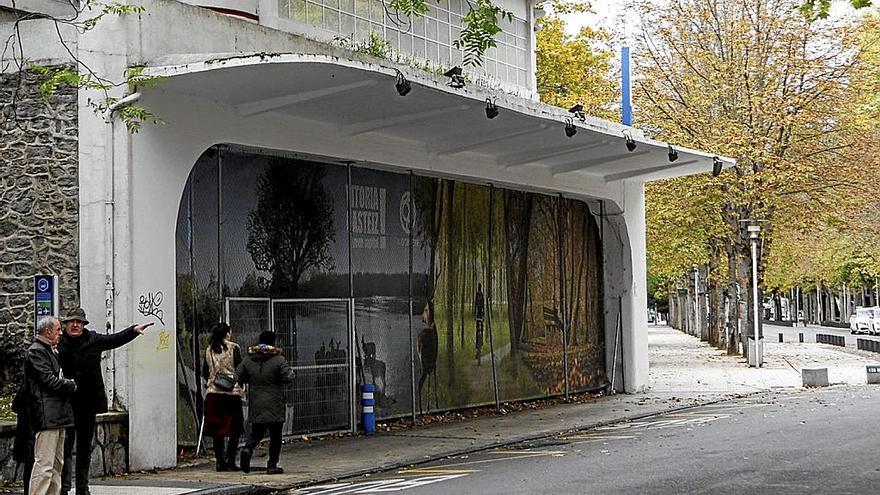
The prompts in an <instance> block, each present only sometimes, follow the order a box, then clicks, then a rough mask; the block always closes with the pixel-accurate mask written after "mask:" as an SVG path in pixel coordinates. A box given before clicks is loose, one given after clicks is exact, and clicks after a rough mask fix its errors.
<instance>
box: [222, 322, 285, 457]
mask: <svg viewBox="0 0 880 495" xmlns="http://www.w3.org/2000/svg"><path fill="white" fill-rule="evenodd" d="M235 381H236V382H238V383H246V384H247V386H248V387H247V397H248V422H250V423H251V433H250V435H248V436H247V439H246V440H245V445H244V448H243V449H242V450H241V470H242V471H244V472H245V473H248V472H250V470H251V455H252V454H253V451H254V447H256V446H257V444H258V443H260V440H262V439H263V435H265V434H266V430H269V461H268V463H267V465H266V473H267V474H280V473H283V472H284V470H283V469H281V468H280V467H278V458H279V457H280V456H281V429H282V426H284V416H285V414H284V413H285V409H286V407H285V404H284V385H287V384H290V383H293V370H291V369H290V365H289V364H288V363H287V360H286V359H284V356H282V355H281V349H279V348H278V347H275V333H274V332H263V333H261V334H260V343H259V344H257V345H255V346H251V347H249V348H248V355H247V357H246V358H245V359H244V360H243V361H242V362H241V364H240V365H238V367H237V368H236V369H235Z"/></svg>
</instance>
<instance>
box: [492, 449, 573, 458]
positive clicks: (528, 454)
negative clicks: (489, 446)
mask: <svg viewBox="0 0 880 495" xmlns="http://www.w3.org/2000/svg"><path fill="white" fill-rule="evenodd" d="M486 453H487V454H513V455H514V456H522V457H539V456H542V455H557V454H564V453H565V452H563V451H561V450H490V451H488V452H486Z"/></svg>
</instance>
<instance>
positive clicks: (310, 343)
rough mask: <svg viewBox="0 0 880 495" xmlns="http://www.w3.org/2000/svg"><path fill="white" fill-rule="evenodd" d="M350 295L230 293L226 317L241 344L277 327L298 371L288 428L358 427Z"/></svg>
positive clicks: (290, 390) (290, 389)
mask: <svg viewBox="0 0 880 495" xmlns="http://www.w3.org/2000/svg"><path fill="white" fill-rule="evenodd" d="M351 311H352V307H351V303H350V301H349V300H348V299H335V298H334V299H331V298H323V299H268V298H234V297H230V298H226V321H227V322H228V323H229V325H230V327H231V328H232V331H233V332H234V335H235V337H234V338H235V340H236V341H237V342H238V343H239V344H241V345H242V346H248V345H253V344H256V343H257V339H258V337H259V333H260V332H261V331H263V330H266V329H268V330H272V331H274V332H275V333H276V335H277V338H278V342H277V345H278V346H279V347H281V348H282V349H283V352H284V357H285V358H286V359H287V361H288V362H289V363H290V365H291V367H292V368H293V370H294V372H295V373H296V377H295V379H294V383H293V384H292V385H290V386H287V387H285V388H284V398H285V402H286V404H287V412H286V420H285V422H284V434H285V435H292V434H301V433H320V432H331V431H340V430H353V429H354V427H355V425H356V422H355V413H356V410H355V404H356V402H355V399H354V389H355V383H354V380H355V376H354V356H353V355H352V350H353V349H354V347H353V346H354V343H353V342H354V340H353V339H354V337H353V332H352V325H351V320H352V316H351Z"/></svg>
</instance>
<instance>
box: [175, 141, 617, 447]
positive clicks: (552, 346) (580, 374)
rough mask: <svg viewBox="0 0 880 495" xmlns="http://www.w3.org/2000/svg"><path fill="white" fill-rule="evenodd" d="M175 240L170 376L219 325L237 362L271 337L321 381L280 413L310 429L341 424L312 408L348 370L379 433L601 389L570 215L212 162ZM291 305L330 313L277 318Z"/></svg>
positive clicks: (343, 171) (189, 192) (595, 250)
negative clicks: (409, 421) (372, 400)
mask: <svg viewBox="0 0 880 495" xmlns="http://www.w3.org/2000/svg"><path fill="white" fill-rule="evenodd" d="M218 205H219V206H218ZM177 239H178V249H177V253H178V291H177V293H178V298H177V306H178V307H177V310H178V314H179V316H178V322H179V323H178V324H179V325H180V326H181V328H179V329H178V336H179V342H178V346H179V348H180V349H183V350H184V352H179V353H178V354H179V355H180V356H181V357H180V363H179V370H183V371H184V373H183V374H184V376H189V375H188V373H189V374H192V370H194V363H195V361H196V360H197V357H194V354H193V352H192V351H191V350H192V349H193V348H194V347H196V346H198V348H199V349H202V350H203V349H204V348H205V345H206V343H207V338H208V334H209V332H210V324H211V322H216V321H218V317H219V316H220V313H223V317H224V318H225V319H226V320H227V321H228V322H230V324H232V327H233V334H234V338H235V340H237V341H238V342H239V343H241V344H242V345H243V346H244V347H246V346H248V345H251V344H253V343H255V341H256V336H257V335H258V334H259V332H260V331H262V330H266V329H270V328H274V329H275V330H276V331H278V332H279V337H280V338H281V341H282V342H284V345H285V354H286V357H287V358H288V359H289V360H291V361H292V362H293V363H294V364H295V365H297V366H301V367H304V369H305V368H309V369H317V370H325V371H322V372H320V373H319V372H315V373H313V374H314V376H315V378H314V379H313V381H312V382H311V384H310V385H309V386H304V388H305V389H308V390H304V391H303V392H302V394H300V395H299V396H291V397H290V399H291V400H299V401H303V402H312V403H315V404H317V405H316V406H314V407H313V408H312V412H313V413H314V414H315V415H316V417H324V418H327V417H339V418H342V416H344V414H343V412H341V411H336V412H332V411H331V412H330V413H328V412H327V411H326V410H324V409H322V408H323V407H324V406H322V405H321V402H320V401H321V400H323V399H322V398H326V397H327V396H328V393H336V389H334V390H327V387H329V386H330V385H331V384H332V385H333V386H335V387H337V388H339V387H340V386H341V385H340V383H341V382H342V381H344V380H345V377H344V376H343V375H342V373H345V372H346V371H345V370H343V369H341V368H340V367H339V366H340V365H339V363H338V362H339V360H340V359H343V358H344V359H345V360H347V359H348V358H347V356H349V355H350V354H349V353H353V356H354V358H355V359H354V362H355V363H356V366H355V369H354V370H353V371H354V375H355V379H356V381H357V382H358V383H364V382H366V383H374V384H375V385H376V389H377V393H376V400H377V412H378V414H379V416H380V417H392V416H404V415H410V414H412V413H413V412H415V413H416V414H419V413H424V412H428V411H436V410H444V409H452V408H460V407H466V406H474V405H481V404H488V403H493V402H494V400H495V394H496V390H497V394H498V399H499V400H501V401H509V400H521V399H526V398H536V397H544V396H548V395H555V394H560V393H562V392H564V389H565V370H566V369H567V371H568V383H569V387H570V390H571V391H578V390H585V389H590V388H594V387H598V386H601V385H602V384H603V383H604V382H605V376H604V372H605V371H604V370H605V363H604V355H605V353H604V345H605V343H604V340H603V336H604V332H603V321H602V317H603V310H602V300H603V296H602V265H601V260H602V255H601V241H600V239H599V233H598V229H597V225H596V223H595V221H594V218H593V215H592V214H591V213H590V211H589V210H588V208H587V205H586V204H584V203H582V202H580V201H576V200H571V199H564V198H560V197H555V196H549V195H542V194H536V193H526V192H521V191H515V190H508V189H501V188H490V187H488V186H482V185H475V184H469V183H464V182H460V181H452V180H442V179H435V178H428V177H420V176H414V175H410V174H398V173H391V172H385V171H379V170H372V169H368V168H360V167H351V168H348V167H345V166H341V165H335V164H328V163H320V162H314V161H305V160H301V159H296V158H290V157H284V156H272V155H266V154H259V153H255V152H251V151H248V150H244V149H236V148H231V147H230V148H227V147H218V148H212V149H210V150H208V151H207V152H206V153H205V155H203V157H202V158H201V159H200V160H199V161H198V163H197V164H196V167H195V168H194V170H193V172H192V175H191V178H190V182H189V183H188V185H187V188H186V191H185V192H184V196H183V199H182V201H181V208H180V215H179V219H178V235H177ZM351 296H353V301H352V302H353V322H352V324H351V325H350V324H349V323H348V315H347V314H346V312H348V311H349V306H348V303H347V302H345V301H346V300H349V298H350V297H351ZM303 299H307V300H326V301H328V302H325V303H321V304H308V305H303V309H296V310H288V309H284V310H283V311H282V310H280V309H279V308H287V306H284V305H285V304H286V305H291V304H296V303H295V302H292V301H297V300H303ZM335 300H343V301H342V302H341V303H336V302H334V301H335ZM224 301H225V303H224ZM230 301H231V302H230ZM285 301H286V302H285ZM273 308H274V310H273ZM226 312H228V313H229V314H228V315H227V314H225V313H226ZM273 314H274V315H275V321H270V320H271V319H272V317H271V315H273ZM279 314H282V315H287V316H283V317H279ZM279 318H286V319H285V320H284V321H280V320H279ZM343 327H344V328H343ZM282 332H285V333H287V334H289V335H281V333H282ZM566 335H567V342H566V339H565V336H566ZM351 341H353V342H355V343H356V345H355V347H354V348H353V349H352V348H350V347H351V346H350V342H351ZM331 352H332V353H333V354H332V355H333V356H336V358H334V359H336V361H331V360H330V356H331ZM566 355H567V357H568V362H567V363H566V362H565V356H566ZM493 359H494V367H495V374H494V376H495V379H494V380H493V372H492V371H493ZM334 363H336V364H334ZM195 364H198V363H195ZM566 364H567V366H566ZM332 370H338V373H339V374H340V375H339V376H338V377H337V376H336V375H330V374H328V373H331V372H333V373H336V371H332ZM178 375H181V373H178ZM330 376H333V377H335V378H328V377H330ZM193 389H194V387H193V385H192V383H187V384H184V383H181V394H180V396H181V397H180V403H181V408H180V409H181V410H185V409H186V408H187V407H189V406H188V405H189V404H190V403H192V402H193V401H194V399H193V396H194V394H193V393H192V390H193ZM339 390H342V389H339ZM345 393H349V391H348V389H347V388H345ZM302 411H305V409H303V410H302ZM303 414H305V413H303ZM310 414H311V413H310ZM334 415H336V416H334ZM179 416H181V415H179ZM183 416H184V417H186V416H187V415H186V414H183ZM190 416H193V415H192V414H190ZM291 420H292V421H298V419H297V418H291ZM299 421H302V420H299ZM340 421H341V419H340ZM337 422H338V421H337ZM332 427H334V424H329V423H328V424H320V425H319V424H309V423H308V422H304V423H302V429H304V430H315V429H318V430H320V429H328V428H332ZM184 429H187V428H184ZM294 430H295V428H294Z"/></svg>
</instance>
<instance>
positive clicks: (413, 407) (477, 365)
mask: <svg viewBox="0 0 880 495" xmlns="http://www.w3.org/2000/svg"><path fill="white" fill-rule="evenodd" d="M21 3H22V2H16V7H17V8H19V9H25V8H26V6H22V5H21ZM65 3H66V2H54V1H52V0H44V1H43V2H33V4H32V6H31V8H33V9H43V11H46V9H49V8H50V7H51V8H58V9H63V5H60V6H59V4H65ZM134 4H137V5H142V6H143V7H144V11H143V12H142V13H139V14H135V15H128V16H122V17H105V18H104V19H102V20H101V21H100V22H99V23H98V25H97V26H96V27H95V28H94V29H93V30H90V31H87V32H86V33H84V34H80V33H77V32H75V31H62V32H61V34H62V36H64V37H65V38H66V41H67V45H68V47H73V50H74V53H76V54H77V55H78V57H79V59H80V60H81V61H82V62H83V63H84V64H85V65H86V66H88V67H89V68H92V69H93V70H96V71H98V72H99V73H100V74H105V75H108V76H109V75H116V74H122V72H123V71H124V70H125V69H126V68H130V67H135V66H138V67H144V73H145V74H147V75H150V76H156V77H160V78H161V81H160V82H159V83H158V84H156V85H155V86H152V87H149V88H131V89H126V88H119V89H118V90H114V91H117V92H116V93H114V94H115V95H116V96H117V97H118V98H123V97H125V98H126V99H125V100H124V101H125V102H136V103H137V104H138V105H142V106H144V107H145V108H147V109H149V110H150V111H151V112H153V113H154V114H155V115H157V116H159V117H160V118H161V119H162V120H163V121H164V124H162V125H150V124H148V125H145V126H144V127H143V128H142V129H141V130H140V131H139V132H137V133H130V132H129V131H128V130H127V129H126V128H125V126H124V125H122V123H121V122H120V121H119V119H118V116H117V115H116V114H109V115H108V114H106V113H104V114H100V113H95V112H94V110H93V108H92V106H91V105H90V102H91V101H94V99H95V98H96V97H98V96H99V95H96V94H95V93H94V92H92V91H90V90H86V89H80V90H79V91H77V92H75V97H76V102H77V104H76V111H75V112H73V111H71V109H70V108H69V107H63V108H66V110H65V112H67V113H65V114H64V115H66V116H69V117H71V119H72V121H74V122H75V125H70V126H67V125H65V124H64V122H66V121H65V120H64V119H62V124H60V125H61V128H60V129H61V130H58V127H57V125H56V127H55V128H54V129H51V128H50V131H49V134H48V135H50V136H52V137H53V139H61V137H62V136H64V137H67V138H70V139H73V140H74V141H75V143H76V160H75V162H74V163H73V165H64V164H66V163H68V162H67V161H65V160H66V158H65V157H67V155H64V156H63V157H56V156H54V155H53V156H52V157H51V158H50V159H46V160H43V159H41V158H40V156H39V151H34V152H30V151H29V152H28V153H26V154H25V155H22V156H19V155H10V156H12V157H13V161H14V162H15V163H17V164H18V166H20V167H21V168H22V169H23V170H37V168H36V167H38V166H42V165H40V164H42V163H46V164H47V165H46V166H50V167H53V168H52V170H55V172H53V173H54V174H56V175H52V173H50V174H48V175H47V174H43V173H39V174H37V175H34V176H33V177H32V178H31V179H30V184H34V185H35V186H36V185H43V186H41V187H50V186H48V185H44V184H45V183H49V184H51V187H54V188H66V189H63V192H64V193H65V195H66V196H67V197H68V198H69V197H70V196H72V195H73V194H76V195H77V198H76V201H75V202H71V204H68V203H63V206H64V207H67V208H68V211H70V212H71V213H70V214H69V215H68V216H66V217H64V218H63V220H62V221H63V222H67V224H64V225H68V224H69V226H68V227H67V228H65V229H63V232H62V231H54V230H50V231H46V232H45V233H43V232H41V231H40V230H39V229H38V230H37V231H35V232H34V233H33V234H32V237H34V238H37V239H42V238H45V239H46V240H45V241H39V240H38V241H34V242H36V243H37V244H32V247H30V248H29V249H31V250H32V252H33V253H37V252H41V246H42V244H39V243H40V242H46V243H48V244H49V249H50V250H51V249H55V248H54V247H53V246H55V245H56V244H57V245H59V246H60V245H64V249H74V250H75V254H76V260H75V262H73V263H74V264H75V267H76V268H75V269H73V270H72V271H71V268H70V266H69V265H70V263H72V261H71V260H70V259H69V258H66V259H65V260H64V261H63V262H62V261H58V262H49V263H47V264H46V266H45V268H43V267H42V266H38V265H34V267H33V269H34V270H36V269H37V268H39V269H41V270H47V271H49V272H52V271H55V272H59V273H60V274H62V283H63V284H65V290H66V291H67V292H65V293H64V297H63V301H62V305H63V306H64V307H69V306H72V305H75V304H81V305H82V306H83V307H84V308H85V309H86V311H87V312H88V314H89V315H90V319H91V320H92V327H93V328H95V329H97V330H104V329H105V328H111V329H113V330H115V329H117V328H122V327H124V326H126V325H127V324H129V323H130V322H134V321H154V322H156V325H155V327H154V328H153V329H151V330H150V331H149V332H148V333H147V335H146V336H145V337H142V338H140V339H138V340H137V341H136V342H134V343H132V344H131V345H130V346H127V347H126V348H124V349H121V350H118V351H115V353H114V354H113V355H112V356H111V357H109V358H108V366H107V372H106V373H107V383H108V388H110V389H111V390H110V392H111V394H112V397H113V402H114V404H115V405H116V406H117V407H119V408H123V409H125V410H127V411H128V412H129V429H130V431H129V442H130V446H129V447H130V463H131V467H132V468H135V469H137V468H148V467H154V466H171V465H174V464H175V463H176V452H177V446H178V444H179V443H187V442H191V441H192V440H193V439H194V432H195V427H194V426H195V422H196V418H197V417H198V411H199V407H200V398H199V395H200V390H201V387H199V385H198V383H199V380H200V376H199V371H198V368H199V362H200V359H201V356H203V355H204V354H203V353H204V346H205V342H206V334H207V332H209V331H210V326H212V325H213V324H214V323H216V322H217V321H221V320H223V321H227V322H229V323H230V324H231V325H232V327H233V332H235V336H236V337H235V338H236V340H238V341H239V342H240V343H242V344H243V345H249V344H253V343H254V340H255V335H256V334H257V333H258V332H259V331H262V330H269V329H271V330H275V331H276V332H278V334H279V336H280V339H281V342H282V344H283V346H284V349H285V354H286V355H287V357H288V359H290V360H292V362H293V363H294V365H295V366H296V367H297V370H298V381H297V383H296V384H295V385H294V386H293V387H292V388H291V389H290V390H289V391H288V398H289V400H290V402H291V404H292V406H291V407H290V408H289V414H290V417H289V421H288V424H287V431H288V432H290V433H294V432H300V431H308V432H320V431H331V430H339V429H350V428H354V427H356V417H357V414H356V413H357V408H356V391H357V387H358V385H359V384H361V383H374V384H375V385H376V387H377V389H378V399H379V405H378V407H379V409H378V413H379V415H380V416H381V417H398V416H410V415H418V414H422V413H425V412H428V411H437V410H445V409H454V408H460V407H465V406H471V405H480V404H492V403H498V402H502V401H507V400H519V399H526V398H532V397H541V396H547V395H557V394H565V393H571V392H576V391H583V390H593V389H601V388H613V389H615V390H618V391H627V392H638V391H640V390H642V389H644V387H646V385H647V370H648V363H647V335H646V312H645V309H646V280H645V278H646V273H645V228H644V221H645V220H644V182H645V181H646V180H651V179H657V178H664V177H672V176H678V175H685V174H692V173H698V172H703V171H706V170H709V169H711V167H712V162H713V157H711V156H709V155H706V154H703V153H699V152H695V151H689V150H678V151H679V158H678V160H677V161H674V162H670V161H669V159H668V158H667V148H666V144H665V143H657V142H654V141H652V140H650V139H648V138H646V137H645V136H644V135H643V134H642V133H641V132H640V131H638V130H637V129H633V128H630V127H627V126H622V125H619V124H615V123H611V122H605V121H600V120H597V119H592V118H589V117H585V118H583V119H582V120H581V119H577V118H575V119H574V120H573V121H571V120H568V119H569V118H570V117H571V116H572V115H571V114H569V113H568V112H567V111H566V110H564V109H559V108H555V107H551V106H548V105H544V104H541V103H539V102H538V101H537V98H536V91H535V81H534V73H535V71H534V34H533V33H534V19H535V14H534V12H535V10H534V5H533V4H531V3H528V2H525V1H522V2H518V1H513V0H510V1H507V2H505V3H504V4H503V7H504V8H506V9H508V10H510V11H512V12H513V13H514V20H513V21H512V22H506V23H505V24H504V26H503V27H504V31H503V33H501V35H499V43H498V47H497V48H495V49H493V50H490V51H489V52H488V53H487V56H486V63H485V65H484V66H483V68H482V69H479V70H477V71H471V72H469V73H468V79H469V81H468V83H467V84H466V85H465V86H464V87H460V88H459V87H451V86H449V85H448V84H447V82H448V79H446V78H444V77H441V76H439V75H436V72H438V71H436V70H435V69H436V68H437V67H443V68H449V66H452V65H457V64H458V63H459V62H460V57H461V53H460V52H459V51H457V50H455V49H454V47H453V46H452V40H454V39H455V37H456V36H457V33H458V32H459V29H460V26H459V25H458V24H457V23H458V22H459V21H460V18H461V15H462V8H463V5H462V4H461V3H458V2H456V1H453V0H450V1H448V2H447V1H445V0H444V2H440V3H438V4H437V5H436V6H434V4H433V3H432V10H431V12H430V13H429V14H428V15H426V16H425V17H424V18H422V19H415V20H412V21H411V23H409V21H408V24H407V25H406V26H401V25H398V24H394V23H389V21H388V20H387V16H385V17H383V15H382V14H384V9H383V7H382V4H381V3H377V2H366V1H363V0H354V1H353V2H349V1H347V0H340V1H338V2H334V1H330V2H320V3H316V2H312V1H310V0H295V1H287V0H284V1H281V2H272V1H268V2H264V1H262V0H260V1H253V2H226V3H224V2H214V3H209V4H206V3H202V4H201V5H189V4H187V3H182V2H178V1H173V0H139V1H136V2H134ZM0 5H6V4H5V3H0ZM7 7H9V6H8V5H7ZM5 12H6V13H5V14H4V17H3V18H2V19H3V26H5V28H6V29H10V28H11V26H12V25H13V24H14V23H15V19H16V17H15V15H14V13H11V14H10V12H11V11H5ZM51 24H52V23H51V22H49V21H46V20H45V19H43V20H40V19H36V20H33V21H27V22H26V23H22V24H20V26H19V27H20V28H22V29H20V30H21V32H22V38H23V46H25V47H31V46H33V47H34V48H33V51H31V52H30V53H29V54H26V55H27V56H28V57H29V58H31V59H33V60H35V61H37V62H40V63H44V64H48V65H58V64H62V63H65V61H67V62H69V59H68V58H66V55H65V52H66V50H64V49H63V47H62V46H61V43H60V42H59V43H58V46H54V47H53V46H47V44H46V43H42V44H41V43H37V42H36V41H35V40H41V39H43V40H45V39H46V36H48V35H50V34H51V33H52V32H54V31H53V30H54V28H53V27H52V26H51ZM188 33H198V36H191V35H188ZM340 37H343V38H345V40H342V41H340ZM56 38H57V35H56ZM377 40H382V42H381V43H380V42H378V41H377ZM376 46H379V47H381V48H382V51H381V53H380V54H381V55H384V57H382V58H376V57H374V56H372V55H376V53H375V51H373V50H372V49H371V48H370V47H376ZM387 47H390V49H391V51H390V52H388V51H387V50H386V48H387ZM364 52H368V53H370V54H372V55H369V54H366V53H364ZM417 66H418V67H423V68H427V69H428V70H427V71H426V70H423V69H420V68H416V67H417ZM7 71H9V74H8V75H6V76H4V77H15V76H16V75H17V74H19V73H16V72H15V71H14V69H9V68H8V69H7ZM432 71H433V72H432ZM402 79H405V81H406V83H408V84H409V85H410V87H411V91H410V92H409V93H408V94H406V95H405V96H401V94H400V92H399V91H398V88H397V86H396V85H397V84H399V83H401V80H402ZM58 98H61V96H57V97H55V99H53V100H50V102H49V103H46V104H42V103H41V104H40V105H43V106H45V107H48V108H49V109H50V110H49V111H47V112H48V113H49V115H48V116H47V117H45V118H43V117H41V119H40V122H41V124H40V125H43V124H46V125H48V124H51V123H53V122H55V120H54V119H57V118H60V117H59V115H57V114H54V115H53V114H51V111H52V110H51V109H57V108H60V107H59V105H62V101H61V100H59V99H58ZM65 101H66V100H65ZM487 101H488V102H494V105H495V106H496V107H497V109H498V111H499V114H498V115H497V117H495V118H487V116H488V115H489V114H487V113H486V106H487ZM20 103H21V102H20V101H18V102H12V101H8V100H7V101H6V102H4V104H5V105H7V106H9V105H13V104H19V105H20ZM41 108H42V107H41ZM4 115H8V113H4ZM12 122H13V120H12V119H10V118H8V117H7V120H6V121H5V122H4V124H5V125H6V129H7V130H8V129H10V126H11V125H12ZM567 123H568V124H569V129H565V126H566V124H567ZM37 129H42V127H37ZM572 129H573V130H574V132H571V130H572ZM8 136H12V134H10V133H8V132H7V133H6V134H4V138H3V139H4V141H5V142H6V143H10V142H11V141H10V140H9V139H11V138H9V137H8ZM627 144H629V145H630V146H627ZM632 145H634V146H632ZM71 166H73V167H75V171H76V177H77V180H76V182H75V183H73V182H72V181H70V180H66V179H65V180H58V179H56V176H59V177H62V179H63V178H64V177H68V176H70V175H72V173H73V172H72V171H71V170H69V169H70V167H71ZM65 167H66V168H65ZM7 183H8V182H7ZM34 191H35V192H34V193H33V197H32V199H33V198H40V197H41V196H40V194H42V193H43V191H44V190H43V189H39V190H36V189H35V190H34ZM48 193H49V194H51V193H52V191H48ZM34 201H36V200H34ZM60 208H61V206H58V208H56V210H58V209H60ZM73 210H75V214H74V213H73ZM59 211H60V210H59ZM57 213H58V211H55V210H53V211H52V212H51V213H50V215H49V216H50V217H53V218H54V215H55V214H57ZM49 224H50V225H54V221H53V222H49ZM74 226H75V227H74ZM74 247H75V248H74ZM59 249H60V248H59ZM28 252H31V251H28ZM52 252H54V251H52ZM35 256H36V254H35ZM12 261H13V262H16V263H23V267H21V268H19V269H17V270H18V271H17V272H16V277H17V278H15V283H16V284H17V285H16V287H18V288H17V289H15V290H16V291H17V292H18V293H19V296H18V297H19V299H22V298H24V297H27V288H26V282H27V277H28V276H30V275H31V274H29V273H28V269H29V267H28V266H27V261H28V260H27V259H25V257H24V255H22V256H19V257H18V258H16V259H15V260H12ZM65 263H66V264H65ZM74 285H76V287H74ZM11 290H12V289H10V291H11ZM11 297H12V296H9V297H8V298H7V300H11V299H10V298H11ZM17 304H18V303H17ZM9 305H10V303H7V306H9ZM7 311H9V312H10V318H11V319H12V320H14V321H15V322H16V324H17V325H19V326H20V327H21V328H28V325H32V318H33V317H32V313H28V312H27V310H26V309H21V310H16V311H17V312H16V311H13V310H9V309H7ZM29 318H30V320H29ZM432 321H433V324H432V323H431V322H432ZM22 335H23V334H22ZM19 338H22V337H19ZM171 417H175V418H176V419H177V420H176V421H169V420H168V419H169V418H171Z"/></svg>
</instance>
